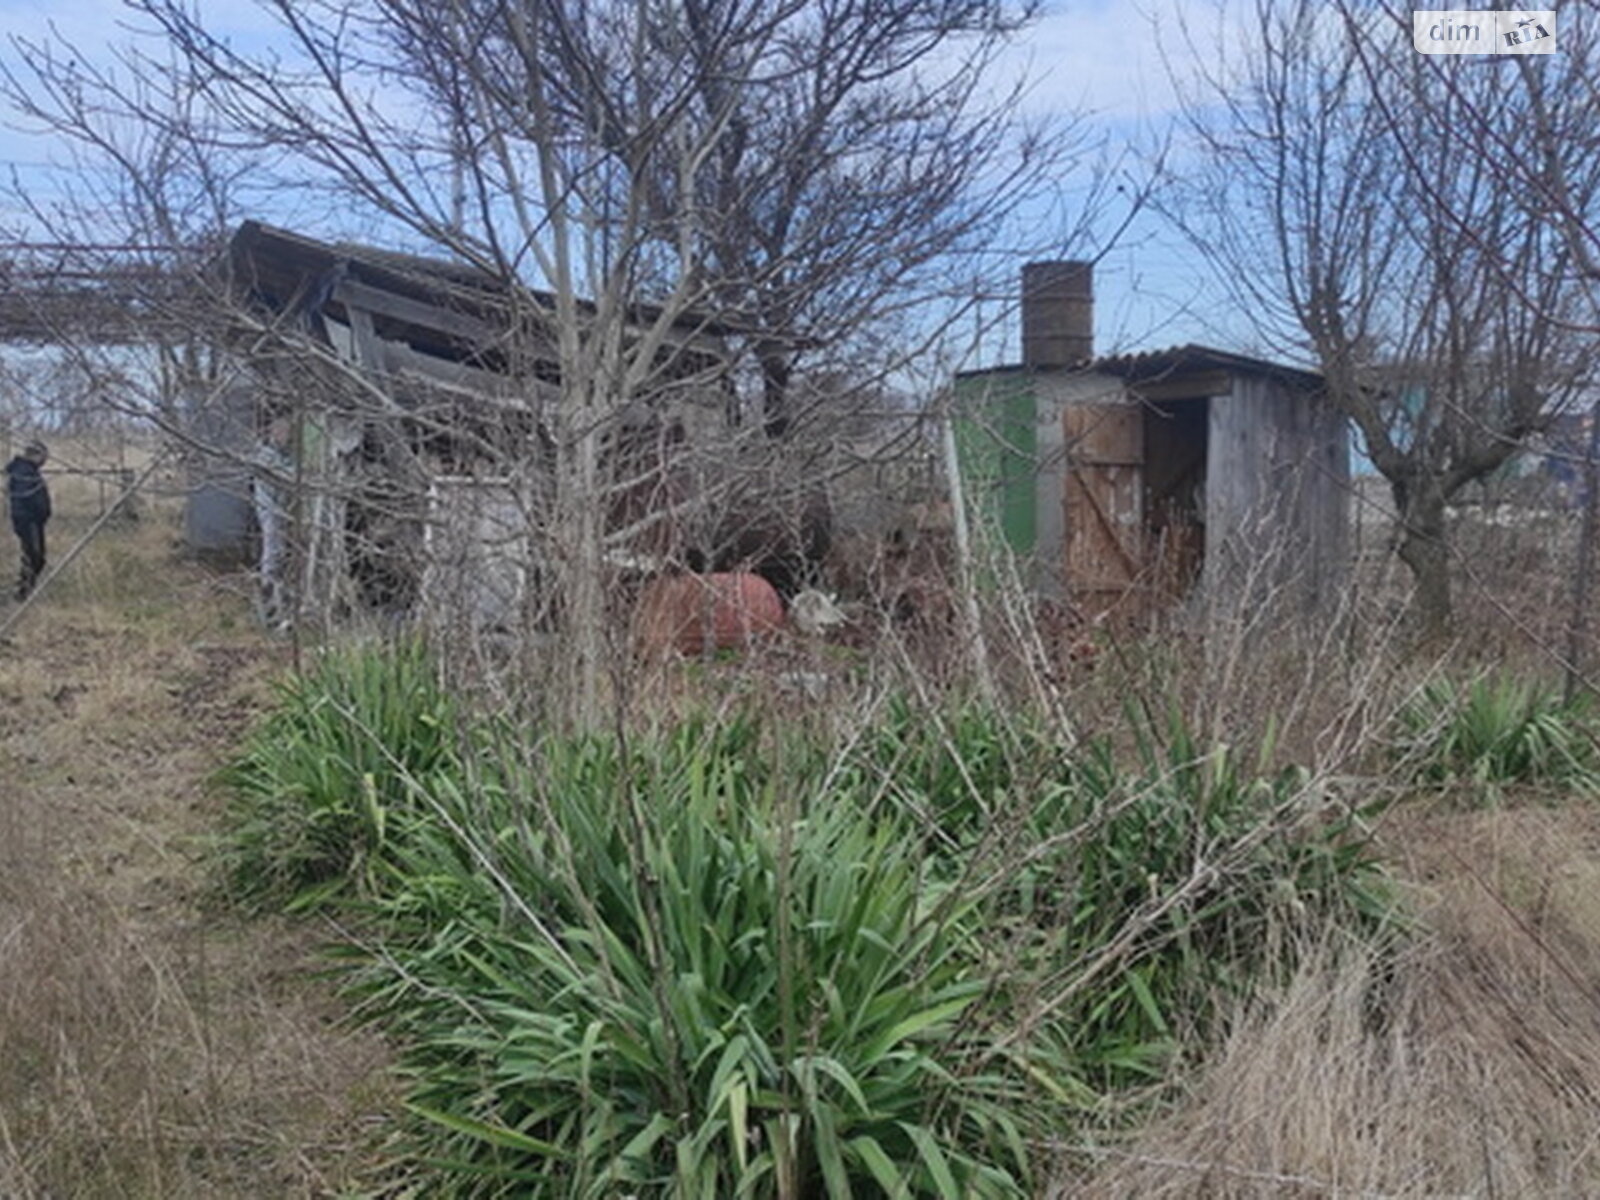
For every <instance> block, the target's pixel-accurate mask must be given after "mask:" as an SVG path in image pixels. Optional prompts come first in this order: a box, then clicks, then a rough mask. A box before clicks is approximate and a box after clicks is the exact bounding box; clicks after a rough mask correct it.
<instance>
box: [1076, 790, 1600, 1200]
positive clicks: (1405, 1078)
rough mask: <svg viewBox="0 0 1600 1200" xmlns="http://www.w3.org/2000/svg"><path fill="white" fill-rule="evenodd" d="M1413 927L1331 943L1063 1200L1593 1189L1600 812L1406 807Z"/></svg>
mask: <svg viewBox="0 0 1600 1200" xmlns="http://www.w3.org/2000/svg"><path fill="white" fill-rule="evenodd" d="M1388 841H1389V843H1390V845H1391V847H1392V852H1393V855H1394V857H1395V859H1396V860H1397V862H1398V864H1399V865H1400V866H1401V868H1402V869H1403V873H1404V874H1405V876H1406V877H1408V878H1410V879H1412V880H1415V881H1416V900H1417V903H1418V911H1419V919H1420V922H1421V931H1420V933H1419V936H1418V937H1417V938H1416V939H1415V940H1413V941H1412V942H1411V943H1410V944H1409V945H1408V946H1406V947H1405V948H1403V949H1401V950H1399V951H1398V952H1396V953H1395V954H1394V955H1381V954H1377V953H1375V952H1374V951H1373V950H1372V948H1370V947H1332V946H1330V947H1324V948H1323V949H1322V952H1321V953H1319V954H1317V955H1314V956H1312V957H1311V959H1310V960H1309V962H1308V965H1307V966H1306V967H1305V968H1304V969H1303V970H1301V971H1300V972H1299V974H1298V975H1297V976H1296V977H1295V978H1294V980H1293V981H1292V982H1291V983H1290V984H1289V985H1288V986H1287V987H1286V988H1284V989H1283V990H1282V991H1281V992H1280V993H1278V994H1275V995H1272V996H1269V997H1263V998H1261V999H1260V1000H1258V1002H1257V1003H1256V1004H1255V1005H1254V1006H1252V1008H1251V1010H1250V1011H1249V1012H1247V1013H1245V1014H1243V1015H1241V1017H1240V1019H1239V1021H1238V1023H1237V1025H1236V1028H1235V1030H1234V1032H1233V1034H1232V1036H1231V1037H1230V1038H1229V1039H1228V1041H1227V1043H1226V1045H1225V1046H1223V1047H1222V1049H1221V1051H1220V1053H1219V1054H1218V1055H1217V1057H1216V1059H1215V1061H1214V1062H1213V1064H1212V1065H1211V1066H1210V1067H1209V1068H1208V1069H1207V1070H1206V1071H1205V1072H1204V1074H1203V1077H1202V1078H1201V1079H1200V1080H1199V1081H1198V1083H1197V1085H1196V1086H1195V1088H1194V1089H1193V1091H1192V1092H1191V1094H1190V1095H1189V1096H1188V1098H1187V1099H1186V1100H1185V1101H1184V1102H1183V1103H1182V1104H1180V1105H1179V1106H1178V1107H1177V1108H1176V1110H1175V1111H1173V1112H1171V1113H1170V1114H1169V1115H1167V1116H1166V1117H1165V1118H1163V1119H1161V1120H1160V1121H1158V1122H1156V1123H1155V1124H1153V1125H1152V1126H1150V1127H1149V1128H1147V1129H1145V1130H1143V1131H1141V1133H1140V1134H1139V1135H1138V1136H1137V1137H1136V1138H1134V1139H1133V1140H1131V1141H1130V1142H1127V1143H1125V1144H1122V1145H1116V1146H1111V1147H1101V1148H1099V1149H1098V1150H1096V1151H1093V1152H1089V1153H1082V1152H1080V1153H1078V1154H1076V1155H1074V1156H1072V1157H1071V1158H1070V1161H1071V1162H1072V1164H1073V1166H1072V1168H1071V1170H1070V1171H1069V1172H1067V1174H1066V1177H1065V1178H1064V1179H1063V1181H1062V1182H1061V1183H1060V1185H1059V1186H1058V1189H1057V1192H1056V1194H1057V1195H1059V1196H1063V1197H1065V1196H1095V1197H1100V1196H1140V1197H1199V1196H1206V1197H1283V1196H1351V1197H1355V1196H1396V1197H1399V1196H1404V1197H1438V1196H1501V1197H1512V1196H1516V1197H1556V1196H1571V1197H1579V1196H1593V1195H1596V1194H1600V1125H1597V1123H1596V1113H1597V1112H1600V1017H1597V1010H1596V1006H1595V997H1596V995H1597V993H1600V815H1597V814H1596V813H1595V812H1594V811H1593V810H1592V809H1588V808H1583V809H1569V810H1560V811H1558V810H1548V809H1543V808H1539V809H1514V810H1508V811H1502V812H1495V813H1472V814H1468V813H1459V812H1456V813H1422V812H1416V813H1405V814H1403V815H1402V816H1400V817H1399V818H1398V819H1396V820H1395V821H1394V822H1393V823H1392V824H1391V826H1390V828H1389V830H1388Z"/></svg>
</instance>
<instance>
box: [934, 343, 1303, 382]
mask: <svg viewBox="0 0 1600 1200" xmlns="http://www.w3.org/2000/svg"><path fill="white" fill-rule="evenodd" d="M1029 370H1038V371H1041V372H1047V373H1060V372H1071V371H1081V372H1084V373H1086V374H1091V373H1098V374H1101V375H1110V376H1112V377H1113V378H1116V379H1122V380H1125V381H1127V382H1129V383H1136V382H1149V381H1151V380H1154V379H1160V378H1170V377H1173V376H1178V375H1186V374H1190V373H1194V372H1200V371H1232V372H1234V373H1236V374H1242V375H1265V376H1268V377H1270V378H1273V379H1281V380H1284V381H1286V382H1289V383H1292V384H1294V385H1295V386H1296V387H1305V388H1315V387H1321V386H1322V376H1321V374H1320V373H1318V372H1316V371H1309V370H1306V369H1305V368H1304V367H1295V366H1290V365H1288V364H1287V363H1278V362H1273V361H1271V360H1270V359H1265V358H1255V357H1253V356H1251V355H1248V354H1236V353H1234V352H1233V351H1231V350H1218V349H1216V348H1215V347H1213V346H1201V345H1197V344H1195V343H1193V342H1190V343H1187V344H1186V345H1182V346H1168V347H1166V348H1165V349H1161V350H1140V351H1137V352H1134V353H1130V354H1111V355H1106V356H1104V357H1101V358H1097V359H1094V360H1093V361H1085V362H1082V363H1079V364H1077V365H1076V366H1071V367H1048V368H1029V367H1025V366H1023V365H1022V364H1020V363H1011V364H1007V365H1006V366H1002V367H984V368H978V369H976V370H971V371H961V372H958V373H957V376H956V377H957V378H958V379H973V378H978V377H981V376H984V375H1009V374H1019V373H1022V372H1026V371H1029Z"/></svg>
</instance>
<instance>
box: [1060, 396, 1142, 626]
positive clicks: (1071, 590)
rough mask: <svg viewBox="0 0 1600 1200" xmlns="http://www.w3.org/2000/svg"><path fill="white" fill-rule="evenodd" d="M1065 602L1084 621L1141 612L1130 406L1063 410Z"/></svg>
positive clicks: (1135, 427) (1136, 446) (1138, 456)
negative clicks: (1064, 444) (1064, 452)
mask: <svg viewBox="0 0 1600 1200" xmlns="http://www.w3.org/2000/svg"><path fill="white" fill-rule="evenodd" d="M1061 420H1062V425H1063V428H1064V432H1065V434H1066V447H1067V464H1066V473H1067V477H1066V486H1065V487H1064V488H1063V490H1062V504H1063V507H1064V508H1065V513H1064V516H1065V522H1066V556H1065V557H1066V563H1065V569H1066V584H1067V597H1068V599H1069V600H1070V601H1071V603H1072V606H1073V607H1074V608H1075V609H1076V610H1077V612H1078V613H1079V615H1081V616H1082V617H1084V618H1085V619H1088V620H1097V619H1100V618H1104V617H1106V616H1108V615H1109V616H1114V617H1115V618H1116V619H1118V620H1133V619H1137V618H1138V617H1139V616H1141V615H1142V614H1143V608H1144V604H1143V590H1142V588H1141V584H1142V582H1143V579H1142V577H1143V575H1144V566H1145V562H1144V557H1145V555H1144V544H1145V536H1144V532H1145V521H1144V411H1143V409H1142V408H1141V407H1140V406H1139V405H1137V404H1078V405H1068V406H1067V407H1066V408H1065V409H1064V410H1063V412H1062V415H1061Z"/></svg>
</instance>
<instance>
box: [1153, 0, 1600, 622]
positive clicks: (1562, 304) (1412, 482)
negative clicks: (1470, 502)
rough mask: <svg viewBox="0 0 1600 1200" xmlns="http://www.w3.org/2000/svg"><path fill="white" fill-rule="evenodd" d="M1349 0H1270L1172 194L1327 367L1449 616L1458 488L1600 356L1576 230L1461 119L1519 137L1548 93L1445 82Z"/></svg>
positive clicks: (1261, 306) (1232, 273) (1555, 408)
mask: <svg viewBox="0 0 1600 1200" xmlns="http://www.w3.org/2000/svg"><path fill="white" fill-rule="evenodd" d="M1346 16H1347V17H1348V19H1345V20H1341V19H1339V14H1337V13H1335V12H1332V11H1330V10H1329V9H1328V8H1327V7H1326V6H1323V5H1315V4H1310V3H1305V2H1303V0H1259V3H1257V5H1256V7H1255V12H1254V20H1253V21H1252V23H1251V28H1252V30H1253V31H1254V35H1253V36H1254V41H1253V43H1252V44H1251V45H1250V47H1249V49H1248V51H1247V57H1246V58H1245V60H1244V61H1243V63H1242V69H1241V70H1240V71H1239V72H1238V73H1237V74H1235V75H1223V74H1220V73H1219V74H1217V75H1214V76H1213V77H1212V78H1211V79H1210V80H1209V81H1208V83H1209V87H1207V88H1206V89H1204V95H1203V96H1197V97H1196V98H1195V101H1194V103H1193V105H1192V106H1191V110H1190V112H1191V122H1190V123H1191V126H1192V128H1193V129H1194V130H1195V131H1196V133H1197V134H1198V135H1199V139H1200V143H1201V147H1202V149H1203V158H1202V163H1201V165H1200V166H1199V167H1198V168H1197V170H1196V171H1195V173H1194V175H1193V177H1192V179H1191V185H1192V186H1191V187H1190V188H1188V189H1187V190H1186V192H1185V193H1184V198H1183V201H1182V203H1181V204H1174V205H1173V206H1172V207H1171V211H1172V212H1173V215H1174V216H1175V217H1176V219H1177V220H1178V221H1179V223H1180V224H1181V225H1182V227H1183V228H1184V229H1185V230H1186V231H1187V232H1188V233H1189V234H1190V235H1191V236H1192V238H1193V240H1194V242H1195V244H1196V245H1197V246H1199V247H1200V248H1201V249H1202V250H1204V251H1205V252H1206V253H1207V254H1208V255H1209V256H1210V257H1211V259H1212V261H1213V262H1214V263H1215V264H1216V265H1217V267H1218V268H1219V270H1220V271H1221V272H1222V274H1223V276H1224V278H1225V279H1226V280H1227V281H1228V282H1229V283H1230V284H1231V285H1232V286H1233V287H1234V288H1235V290H1236V293H1237V294H1238V296H1239V299H1240V300H1241V302H1242V303H1243V304H1244V306H1245V307H1246V309H1247V311H1249V312H1250V313H1251V314H1252V315H1253V316H1254V318H1255V319H1256V321H1257V326H1258V329H1259V330H1260V332H1261V333H1262V335H1263V336H1264V337H1266V338H1269V339H1272V340H1275V341H1276V342H1278V344H1279V345H1280V347H1281V348H1283V349H1285V350H1287V351H1288V352H1290V353H1299V354H1302V355H1309V356H1310V357H1312V358H1313V359H1314V361H1316V362H1317V363H1318V364H1319V366H1320V367H1321V369H1322V371H1323V373H1324V375H1325V377H1326V380H1327V386H1328V390H1329V394H1330V397H1331V398H1332V399H1333V401H1334V402H1335V403H1336V404H1338V405H1339V406H1340V407H1341V409H1342V410H1343V411H1344V412H1345V413H1346V414H1348V416H1349V417H1350V419H1351V421H1352V422H1353V423H1354V425H1355V427H1356V429H1357V431H1358V432H1359V434H1360V437H1361V439H1362V441H1363V443H1364V445H1365V449H1366V452H1367V454H1368V456H1369V457H1370V459H1371V461H1372V463H1373V465H1374V466H1375V467H1376V468H1377V469H1378V470H1379V471H1380V472H1381V473H1382V474H1383V475H1384V477H1385V478H1386V479H1387V481H1388V483H1389V486H1390V489H1391V491H1392V493H1393V496H1394V501H1395V505H1396V509H1397V512H1398V514H1399V518H1400V542H1399V553H1400V557H1401V559H1402V560H1403V561H1404V562H1405V563H1406V565H1407V566H1408V567H1409V568H1410V570H1411V572H1412V575H1413V577H1414V579H1415V580H1416V584H1417V607H1418V614H1419V616H1420V618H1421V621H1422V624H1423V627H1424V629H1425V630H1427V631H1430V632H1438V631H1440V630H1442V629H1443V628H1444V627H1445V625H1446V623H1447V621H1448V618H1449V615H1450V611H1451V596H1450V561H1449V550H1448V538H1447V524H1446V516H1447V507H1448V505H1449V503H1450V502H1451V500H1452V499H1453V498H1455V497H1456V496H1458V495H1459V494H1460V492H1461V490H1462V489H1463V488H1465V487H1466V486H1467V485H1468V484H1470V483H1472V482H1473V481H1475V480H1479V479H1482V478H1484V477H1485V476H1486V475H1488V474H1490V473H1492V472H1493V471H1495V470H1496V469H1498V468H1499V467H1500V466H1501V465H1502V464H1503V463H1504V462H1505V461H1506V460H1507V459H1508V458H1509V457H1510V456H1511V455H1512V454H1514V453H1515V452H1516V451H1517V450H1518V448H1519V447H1521V446H1522V445H1523V444H1524V442H1525V440H1526V438H1527V437H1528V435H1529V434H1531V433H1533V432H1535V431H1537V430H1538V429H1540V428H1541V427H1542V426H1543V425H1544V424H1546V423H1547V422H1548V421H1549V419H1550V418H1551V417H1552V416H1553V415H1554V414H1556V413H1558V412H1560V411H1561V409H1562V408H1563V406H1565V405H1567V404H1568V403H1570V401H1571V399H1572V397H1573V396H1574V394H1575V392H1576V390H1577V388H1578V387H1579V386H1580V385H1581V384H1582V382H1583V381H1584V380H1585V379H1587V377H1588V374H1589V370H1590V367H1591V364H1592V361H1593V357H1592V352H1591V351H1590V350H1589V347H1588V345H1587V344H1586V339H1582V338H1579V337H1577V336H1575V325H1574V321H1575V319H1576V317H1577V316H1578V315H1579V307H1580V305H1581V299H1582V297H1581V288H1580V287H1579V286H1578V281H1577V278H1576V275H1575V265H1576V264H1575V256H1574V250H1573V247H1572V245H1571V244H1570V242H1569V241H1568V240H1566V239H1565V238H1563V237H1562V236H1561V235H1560V231H1559V230H1558V229H1557V228H1556V227H1554V226H1553V225H1551V224H1549V223H1547V222H1542V221H1540V220H1538V219H1537V216H1536V214H1534V213H1532V212H1530V210H1529V207H1528V204H1527V196H1526V194H1525V193H1523V192H1522V190H1521V189H1519V188H1518V187H1516V186H1515V184H1514V182H1513V181H1512V180H1511V179H1510V178H1509V177H1508V175H1507V174H1506V172H1505V171H1504V170H1503V169H1501V167H1500V165H1499V164H1498V163H1497V162H1496V161H1495V159H1494V158H1493V157H1492V156H1489V155H1485V154H1483V153H1481V152H1480V147H1479V144H1478V143H1477V142H1476V141H1475V139H1474V138H1473V137H1471V136H1469V135H1465V134H1463V133H1462V131H1461V130H1460V129H1459V128H1458V126H1457V125H1456V123H1455V121H1454V120H1453V117H1454V116H1455V114H1456V112H1457V111H1458V109H1459V108H1460V106H1461V105H1462V104H1466V103H1470V105H1471V108H1472V111H1474V112H1476V113H1478V114H1480V115H1481V116H1482V117H1483V119H1485V120H1492V121H1493V123H1494V125H1495V127H1496V129H1498V130H1499V131H1500V134H1499V136H1502V137H1504V138H1507V139H1511V138H1514V137H1515V135H1516V131H1517V130H1518V129H1519V128H1520V127H1521V124H1522V123H1523V122H1524V121H1526V120H1528V119H1529V118H1530V116H1531V114H1532V113H1533V111H1534V108H1535V100H1534V98H1533V96H1532V95H1530V93H1529V92H1528V91H1527V89H1526V88H1524V87H1523V86H1522V85H1521V81H1520V80H1519V79H1518V78H1516V77H1514V76H1510V75H1507V74H1504V73H1497V72H1494V71H1478V72H1475V73H1467V72H1463V73H1461V75H1460V76H1459V77H1458V78H1454V79H1453V80H1452V83H1451V87H1450V88H1449V89H1446V88H1443V87H1441V85H1440V82H1439V76H1438V75H1437V73H1436V71H1435V68H1434V64H1432V63H1430V62H1429V61H1428V60H1427V56H1423V55H1418V54H1414V53H1412V52H1411V51H1410V48H1409V45H1406V47H1405V53H1403V54H1396V53H1394V52H1393V44H1394V43H1395V42H1396V40H1397V36H1398V34H1397V30H1396V28H1395V27H1394V26H1393V24H1392V23H1391V22H1389V21H1384V20H1379V21H1377V22H1375V21H1374V17H1375V16H1377V17H1379V18H1381V17H1382V14H1381V13H1374V12H1371V11H1367V12H1362V13H1360V14H1354V13H1353V12H1348V11H1347V13H1346ZM1405 34H1406V41H1407V42H1409V22H1408V23H1407V26H1406V30H1405ZM1380 46H1382V47H1387V48H1386V49H1384V50H1382V54H1383V56H1384V57H1383V60H1382V64H1381V65H1374V64H1375V63H1376V61H1377V60H1376V56H1377V55H1378V53H1379V47H1380ZM1468 98H1469V99H1468ZM1576 182H1577V181H1574V183H1576ZM1593 186H1594V185H1593V183H1592V182H1590V181H1588V180H1584V181H1583V182H1582V187H1583V190H1584V195H1585V196H1586V197H1589V199H1587V200H1586V201H1585V204H1592V202H1593V201H1592V197H1593V196H1594V195H1595V194H1596V193H1595V191H1594V190H1593Z"/></svg>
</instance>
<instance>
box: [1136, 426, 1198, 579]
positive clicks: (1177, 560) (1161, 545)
mask: <svg viewBox="0 0 1600 1200" xmlns="http://www.w3.org/2000/svg"><path fill="white" fill-rule="evenodd" d="M1143 408H1144V519H1145V529H1146V533H1147V536H1148V538H1149V543H1148V545H1149V552H1148V558H1147V560H1146V561H1147V562H1148V564H1149V569H1150V571H1151V573H1152V574H1153V576H1154V578H1153V580H1152V582H1153V583H1154V585H1155V590H1156V592H1157V594H1159V595H1165V596H1166V597H1168V598H1169V599H1178V598H1181V597H1182V596H1184V595H1185V594H1187V593H1188V591H1189V590H1190V588H1192V587H1193V586H1194V584H1195V583H1196V581H1197V580H1198V579H1199V577H1200V570H1201V568H1202V566H1204V564H1205V541H1206V462H1207V459H1208V457H1209V449H1210V426H1211V422H1210V415H1211V401H1210V400H1209V399H1208V398H1207V397H1205V396H1197V397H1194V398H1193V399H1180V400H1167V399H1163V400H1145V401H1143Z"/></svg>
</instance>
